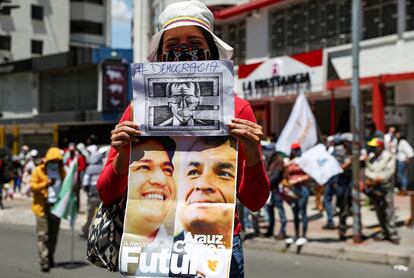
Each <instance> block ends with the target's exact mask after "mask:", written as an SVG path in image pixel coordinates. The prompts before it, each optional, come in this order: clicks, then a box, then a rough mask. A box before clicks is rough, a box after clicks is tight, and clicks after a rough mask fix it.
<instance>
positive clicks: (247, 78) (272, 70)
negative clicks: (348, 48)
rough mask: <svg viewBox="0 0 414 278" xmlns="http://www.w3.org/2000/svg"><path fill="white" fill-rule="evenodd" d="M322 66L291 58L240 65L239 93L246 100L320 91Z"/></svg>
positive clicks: (321, 86) (284, 57)
mask: <svg viewBox="0 0 414 278" xmlns="http://www.w3.org/2000/svg"><path fill="white" fill-rule="evenodd" d="M322 76H323V75H322V64H320V65H316V66H315V65H311V66H310V65H307V64H306V63H304V62H303V61H300V60H297V59H295V58H293V57H290V56H283V57H279V58H274V59H270V60H268V61H266V62H263V63H261V64H255V65H253V67H252V65H240V66H239V84H238V85H239V90H238V92H241V93H242V95H243V97H244V98H245V99H259V98H266V97H276V96H286V95H296V94H297V93H298V92H320V91H322V90H323V81H322V80H323V79H322Z"/></svg>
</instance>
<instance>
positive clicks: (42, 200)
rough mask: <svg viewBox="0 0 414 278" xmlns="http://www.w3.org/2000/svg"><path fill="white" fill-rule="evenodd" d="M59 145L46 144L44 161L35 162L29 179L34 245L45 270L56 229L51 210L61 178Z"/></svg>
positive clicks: (57, 222) (57, 220)
mask: <svg viewBox="0 0 414 278" xmlns="http://www.w3.org/2000/svg"><path fill="white" fill-rule="evenodd" d="M65 175H66V173H65V170H64V168H63V158H62V155H61V153H60V149H58V148H55V147H52V148H50V149H49V150H48V151H47V153H46V157H45V162H44V163H42V164H40V165H39V166H37V167H36V168H35V169H34V171H33V174H32V178H31V180H30V185H31V190H32V192H33V205H32V210H33V212H34V214H35V216H36V231H37V249H38V255H39V264H40V269H41V270H42V271H43V272H49V270H50V268H51V267H53V266H54V264H55V263H54V258H53V255H54V253H55V249H56V243H57V238H58V233H59V226H60V218H59V217H57V216H55V215H54V214H52V213H51V209H52V207H53V204H54V203H55V202H56V201H57V198H58V195H59V192H60V188H61V184H62V181H63V179H64V178H65Z"/></svg>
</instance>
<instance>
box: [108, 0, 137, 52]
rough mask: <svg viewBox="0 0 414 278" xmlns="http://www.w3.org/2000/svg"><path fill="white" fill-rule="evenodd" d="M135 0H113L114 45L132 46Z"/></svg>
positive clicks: (116, 46)
mask: <svg viewBox="0 0 414 278" xmlns="http://www.w3.org/2000/svg"><path fill="white" fill-rule="evenodd" d="M132 1H133V0H112V47H114V48H131V18H132V14H133V10H132Z"/></svg>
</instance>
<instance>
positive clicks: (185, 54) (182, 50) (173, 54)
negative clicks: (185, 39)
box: [158, 43, 211, 62]
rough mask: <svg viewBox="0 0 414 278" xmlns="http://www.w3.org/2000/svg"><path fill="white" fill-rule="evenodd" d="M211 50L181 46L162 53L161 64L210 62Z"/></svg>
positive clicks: (184, 44) (188, 45)
mask: <svg viewBox="0 0 414 278" xmlns="http://www.w3.org/2000/svg"><path fill="white" fill-rule="evenodd" d="M210 57H211V55H210V50H208V49H201V48H197V47H194V46H192V45H190V44H186V43H183V44H180V45H177V46H176V47H175V48H174V49H172V50H170V51H167V52H164V53H162V54H161V55H160V56H159V57H158V61H160V62H178V61H206V60H210Z"/></svg>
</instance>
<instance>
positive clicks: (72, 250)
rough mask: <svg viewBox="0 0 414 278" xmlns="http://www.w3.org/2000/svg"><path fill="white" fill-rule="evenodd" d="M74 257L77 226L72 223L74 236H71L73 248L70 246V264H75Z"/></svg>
mask: <svg viewBox="0 0 414 278" xmlns="http://www.w3.org/2000/svg"><path fill="white" fill-rule="evenodd" d="M74 257H75V227H74V225H72V238H71V248H70V264H71V265H72V266H74V264H75V263H74Z"/></svg>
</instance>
